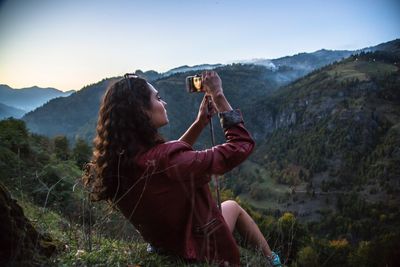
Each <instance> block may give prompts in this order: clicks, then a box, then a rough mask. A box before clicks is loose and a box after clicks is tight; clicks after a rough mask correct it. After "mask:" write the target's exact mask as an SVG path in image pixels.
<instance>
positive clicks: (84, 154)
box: [72, 138, 92, 169]
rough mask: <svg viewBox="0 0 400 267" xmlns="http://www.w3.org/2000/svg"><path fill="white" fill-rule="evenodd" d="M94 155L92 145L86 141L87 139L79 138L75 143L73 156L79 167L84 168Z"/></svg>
mask: <svg viewBox="0 0 400 267" xmlns="http://www.w3.org/2000/svg"><path fill="white" fill-rule="evenodd" d="M91 155H92V149H91V147H90V146H89V145H88V144H87V143H86V141H85V140H83V139H81V138H78V139H77V140H76V143H75V147H74V149H73V150H72V158H73V159H74V160H75V162H76V164H77V165H78V167H79V168H81V169H82V168H83V166H84V164H85V163H87V162H89V161H90V156H91Z"/></svg>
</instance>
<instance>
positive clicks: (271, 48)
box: [0, 0, 400, 92]
mask: <svg viewBox="0 0 400 267" xmlns="http://www.w3.org/2000/svg"><path fill="white" fill-rule="evenodd" d="M193 10H196V12H195V13H193ZM202 10H204V11H202ZM399 13H400V3H398V2H397V1H395V0H385V1H372V0H368V1H361V0H357V1H352V2H351V3H348V2H346V1H344V0H340V1H335V2H334V3H331V2H329V3H327V2H324V1H317V0H308V1H304V2H303V3H298V2H296V1H293V0H284V1H280V2H279V3H277V2H271V1H260V0H256V1H251V2H246V1H242V0H236V1H227V0H217V1H211V0H207V1H203V2H201V3H199V2H195V1H190V2H186V3H185V4H182V3H180V2H179V1H177V0H174V1H168V2H163V1H157V0H153V1H148V2H145V3H143V2H139V1H125V0H124V1H119V2H118V5H116V4H115V3H110V2H107V1H103V0H102V1H94V0H88V1H85V2H80V1H77V0H73V1H50V0H42V1H40V2H38V1H33V0H28V1H26V0H25V1H23V0H6V1H2V2H0V36H2V39H3V40H4V41H2V43H1V44H0V57H1V58H2V60H1V61H0V84H6V85H8V86H10V87H12V88H19V89H22V88H29V87H33V86H38V87H41V88H56V89H58V90H61V91H64V92H65V91H69V90H76V91H78V90H80V89H82V88H83V87H84V86H86V85H89V84H93V83H97V82H98V81H100V80H102V79H105V78H111V77H116V76H121V75H123V73H126V72H132V71H135V70H139V69H140V70H142V71H148V70H154V71H157V72H159V73H163V72H166V71H168V70H171V69H174V68H177V67H181V66H184V65H188V66H195V65H201V64H231V63H234V62H239V61H246V60H247V61H248V60H253V59H276V58H280V57H285V56H292V55H296V54H299V53H312V52H315V51H318V50H321V49H327V50H358V49H363V48H366V47H371V46H375V45H378V44H380V43H385V42H388V41H392V40H395V39H398V38H399V37H400V29H399V28H398V25H400V16H398V15H397V14H399ZM193 14H195V15H196V16H193ZM132 29H133V30H132ZM188 33H189V34H188ZM187 36H192V38H186V39H185V38H183V37H187ZM202 40H204V41H202Z"/></svg>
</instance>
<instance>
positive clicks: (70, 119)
mask: <svg viewBox="0 0 400 267" xmlns="http://www.w3.org/2000/svg"><path fill="white" fill-rule="evenodd" d="M114 79H115V78H110V79H104V80H102V81H100V82H98V83H95V84H91V85H88V86H86V87H84V88H82V89H81V90H79V91H77V92H75V93H73V94H71V95H70V96H68V97H63V98H61V97H59V98H55V99H52V100H50V101H49V102H47V103H46V104H45V105H43V106H42V107H40V108H38V109H36V110H34V111H30V112H28V113H27V114H25V115H24V117H23V120H24V121H25V122H26V123H27V125H29V126H28V127H29V129H30V130H31V131H33V132H36V133H41V134H45V135H47V136H54V135H60V134H62V135H66V136H68V137H70V138H71V139H72V140H74V139H75V138H73V136H74V135H75V134H76V133H77V132H78V130H79V128H80V127H82V126H84V125H85V124H87V123H89V122H91V121H96V119H97V114H98V111H99V103H100V101H101V98H102V96H103V94H104V91H105V90H106V88H107V86H108V84H109V83H110V82H112V81H113V80H114ZM88 139H90V138H88Z"/></svg>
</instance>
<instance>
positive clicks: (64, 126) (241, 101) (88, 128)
mask: <svg viewBox="0 0 400 267" xmlns="http://www.w3.org/2000/svg"><path fill="white" fill-rule="evenodd" d="M332 53H333V54H334V56H332V55H331V54H332ZM324 55H325V56H326V57H327V58H328V59H327V60H325V61H323V60H322V59H321V58H323V56H324ZM343 55H344V54H341V53H336V52H331V51H327V50H326V51H323V50H321V51H319V52H318V53H317V52H315V54H314V55H312V56H310V55H306V54H301V55H296V56H293V59H290V57H286V58H281V59H278V60H277V61H275V62H276V64H277V65H278V66H279V67H278V68H277V69H276V70H272V69H271V68H267V67H265V66H260V65H254V64H251V65H250V64H232V65H224V66H219V67H217V68H216V70H217V71H218V72H219V74H220V76H221V77H222V80H223V81H224V90H225V93H226V94H227V96H228V97H229V99H230V101H231V102H232V105H233V106H239V107H246V106H248V107H250V108H251V107H252V106H253V104H254V102H255V101H256V100H257V99H259V98H263V97H265V96H267V95H269V94H270V93H271V92H273V91H275V90H277V89H278V88H279V87H280V86H282V85H285V84H287V83H288V82H289V81H293V80H294V79H298V78H299V77H300V75H302V73H304V70H303V71H298V70H299V68H300V67H297V69H294V68H295V67H294V66H303V65H307V66H311V65H312V64H315V69H316V68H319V67H320V65H321V64H322V63H321V62H332V60H335V59H337V58H338V57H339V56H343ZM284 62H287V64H289V65H291V66H289V65H283V64H284ZM304 62H306V63H307V64H305V63H304ZM279 64H281V65H279ZM200 66H202V67H205V68H208V67H215V66H214V65H200ZM200 66H197V67H196V66H195V69H192V70H191V71H189V72H180V70H184V69H185V68H186V67H180V68H177V69H173V70H171V72H176V73H175V74H171V75H169V76H165V77H163V76H160V75H162V74H159V73H157V72H154V71H147V72H142V71H138V73H139V74H141V75H143V76H145V77H147V78H150V77H151V78H150V79H154V80H150V81H152V83H153V84H154V85H155V87H156V88H157V89H158V90H159V91H160V94H161V96H162V97H163V98H164V99H165V100H166V101H167V103H169V106H168V107H167V108H168V114H169V116H170V119H171V121H172V122H174V124H171V125H168V126H167V127H165V128H164V129H163V131H164V133H165V135H166V136H167V138H177V136H178V135H179V134H182V133H183V132H184V130H185V127H188V126H189V125H190V123H191V121H192V120H193V119H194V118H195V116H196V114H197V108H196V106H197V105H198V103H199V101H200V98H201V97H199V96H195V95H192V96H189V95H188V94H187V93H186V92H185V77H186V76H188V75H194V74H196V73H197V72H198V71H199V70H198V69H197V68H200ZM178 70H179V71H178ZM307 71H309V68H307ZM282 77H285V78H282ZM113 79H117V77H116V78H113ZM113 79H106V80H103V81H101V82H99V83H97V84H94V85H89V86H86V87H85V88H83V89H82V90H80V91H78V92H77V93H75V94H72V95H71V96H69V97H66V98H62V99H55V100H52V101H50V102H49V103H47V104H46V105H44V106H43V107H41V108H39V109H37V110H35V111H34V112H30V113H29V114H26V115H25V116H24V118H23V120H25V121H26V123H27V126H28V127H29V129H30V130H31V131H34V132H37V133H41V134H45V135H47V136H53V135H56V134H64V135H67V136H68V137H69V138H71V139H75V137H76V136H80V137H82V138H85V139H86V140H87V141H91V140H92V139H93V137H94V131H95V125H96V122H97V112H98V109H99V103H100V99H101V96H102V95H103V93H104V91H105V90H106V87H107V85H108V84H109V82H110V81H112V80H113ZM72 107H73V108H72ZM66 110H68V112H65V111H66ZM182 110H185V111H187V112H183V113H182ZM217 138H222V137H217ZM203 139H204V140H206V139H207V138H206V137H204V138H203ZM219 140H221V139H219Z"/></svg>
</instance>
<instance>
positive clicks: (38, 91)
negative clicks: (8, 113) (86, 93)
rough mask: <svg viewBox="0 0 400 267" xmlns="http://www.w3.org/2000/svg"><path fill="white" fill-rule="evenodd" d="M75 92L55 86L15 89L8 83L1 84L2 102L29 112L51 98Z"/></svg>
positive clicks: (0, 99)
mask: <svg viewBox="0 0 400 267" xmlns="http://www.w3.org/2000/svg"><path fill="white" fill-rule="evenodd" d="M73 92H75V91H74V90H70V91H67V92H63V91H60V90H57V89H55V88H40V87H37V86H33V87H29V88H22V89H13V88H11V87H10V86H8V85H5V84H0V102H1V103H3V104H5V105H7V106H11V107H13V108H17V109H20V110H23V111H24V112H29V111H31V110H34V109H35V108H37V107H40V106H42V105H43V104H45V103H46V102H47V101H49V100H50V99H53V98H56V97H65V96H69V95H71V94H72V93H73Z"/></svg>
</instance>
